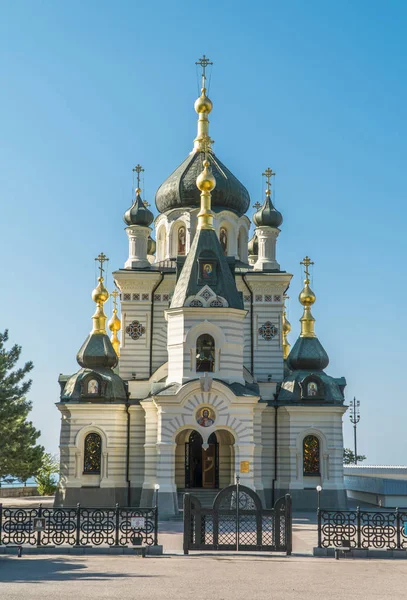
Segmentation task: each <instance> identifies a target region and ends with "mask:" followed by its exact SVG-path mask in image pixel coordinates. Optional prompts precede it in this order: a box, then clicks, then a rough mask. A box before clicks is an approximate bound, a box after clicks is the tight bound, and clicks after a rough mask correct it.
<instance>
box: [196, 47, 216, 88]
mask: <svg viewBox="0 0 407 600" xmlns="http://www.w3.org/2000/svg"><path fill="white" fill-rule="evenodd" d="M195 64H196V65H201V67H202V87H203V88H206V85H205V83H206V69H207V67H208V66H209V65H213V62H211V61H210V60H209V58H208V57H207V56H205V54H204V55H203V56H202V58H200V59H199V60H198V61H197V62H196V63H195Z"/></svg>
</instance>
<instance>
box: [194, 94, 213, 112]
mask: <svg viewBox="0 0 407 600" xmlns="http://www.w3.org/2000/svg"><path fill="white" fill-rule="evenodd" d="M194 108H195V112H197V113H198V115H199V114H200V113H207V114H209V113H210V112H211V110H212V108H213V104H212V100H210V99H209V98H208V96H207V95H206V90H205V88H202V94H201V95H200V96H199V98H197V99H196V100H195V104H194Z"/></svg>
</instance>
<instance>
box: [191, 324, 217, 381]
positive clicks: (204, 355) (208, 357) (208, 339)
mask: <svg viewBox="0 0 407 600" xmlns="http://www.w3.org/2000/svg"><path fill="white" fill-rule="evenodd" d="M196 370H197V371H200V372H203V371H208V372H213V371H214V370H215V340H214V339H213V337H212V336H211V335H208V334H207V333H204V334H203V335H200V336H199V338H198V339H197V340H196Z"/></svg>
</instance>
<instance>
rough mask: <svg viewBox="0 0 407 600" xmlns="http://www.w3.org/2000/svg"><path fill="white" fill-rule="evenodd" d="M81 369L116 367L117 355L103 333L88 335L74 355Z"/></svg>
mask: <svg viewBox="0 0 407 600" xmlns="http://www.w3.org/2000/svg"><path fill="white" fill-rule="evenodd" d="M76 360H77V361H78V363H79V364H80V366H81V367H84V368H87V369H97V368H98V367H100V368H110V369H113V367H115V366H116V365H117V362H118V358H117V354H116V352H115V350H114V348H113V346H112V342H111V341H110V340H109V338H108V336H107V335H106V334H105V333H90V334H89V335H88V337H87V338H86V340H85V341H84V342H83V344H82V347H81V349H80V350H79V352H78V354H77V355H76Z"/></svg>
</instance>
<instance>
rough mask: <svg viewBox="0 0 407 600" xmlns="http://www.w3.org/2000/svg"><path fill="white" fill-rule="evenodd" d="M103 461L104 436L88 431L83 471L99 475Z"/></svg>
mask: <svg viewBox="0 0 407 600" xmlns="http://www.w3.org/2000/svg"><path fill="white" fill-rule="evenodd" d="M101 462H102V438H101V437H100V435H99V434H98V433H88V435H87V436H86V438H85V444H84V452H83V472H84V473H86V474H88V475H99V473H100V466H101Z"/></svg>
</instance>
